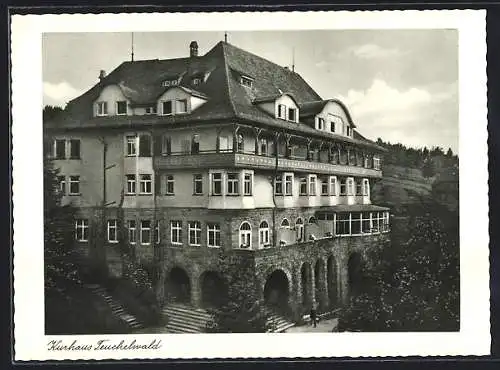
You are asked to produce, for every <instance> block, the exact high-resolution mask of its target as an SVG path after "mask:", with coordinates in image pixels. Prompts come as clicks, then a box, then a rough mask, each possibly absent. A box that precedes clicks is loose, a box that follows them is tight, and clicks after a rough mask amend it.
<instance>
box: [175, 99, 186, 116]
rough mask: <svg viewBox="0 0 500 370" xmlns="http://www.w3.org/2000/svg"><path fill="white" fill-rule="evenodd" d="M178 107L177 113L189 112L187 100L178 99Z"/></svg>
mask: <svg viewBox="0 0 500 370" xmlns="http://www.w3.org/2000/svg"><path fill="white" fill-rule="evenodd" d="M176 103H177V107H176V112H175V113H187V100H186V99H181V100H177V102H176Z"/></svg>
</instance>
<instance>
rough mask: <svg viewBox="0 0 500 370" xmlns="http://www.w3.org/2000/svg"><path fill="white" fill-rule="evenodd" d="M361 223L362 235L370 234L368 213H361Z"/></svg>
mask: <svg viewBox="0 0 500 370" xmlns="http://www.w3.org/2000/svg"><path fill="white" fill-rule="evenodd" d="M362 216H363V221H362V223H361V232H362V233H371V231H372V230H371V229H372V227H371V222H370V221H371V213H370V212H363V214H362Z"/></svg>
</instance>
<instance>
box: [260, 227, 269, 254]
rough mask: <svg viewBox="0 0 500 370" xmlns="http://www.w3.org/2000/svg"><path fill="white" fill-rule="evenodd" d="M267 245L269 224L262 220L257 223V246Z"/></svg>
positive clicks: (263, 246)
mask: <svg viewBox="0 0 500 370" xmlns="http://www.w3.org/2000/svg"><path fill="white" fill-rule="evenodd" d="M267 246H269V224H268V223H267V221H265V220H264V221H262V222H261V223H260V225H259V248H265V247H267Z"/></svg>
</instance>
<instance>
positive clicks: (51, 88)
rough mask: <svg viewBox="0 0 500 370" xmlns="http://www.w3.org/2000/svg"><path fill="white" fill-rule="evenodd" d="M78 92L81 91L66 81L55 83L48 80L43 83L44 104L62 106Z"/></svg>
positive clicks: (78, 93)
mask: <svg viewBox="0 0 500 370" xmlns="http://www.w3.org/2000/svg"><path fill="white" fill-rule="evenodd" d="M80 94H81V92H80V91H79V90H77V89H75V88H74V87H73V86H71V84H69V83H68V82H66V81H63V82H60V83H57V84H53V83H50V82H44V83H43V104H44V105H55V106H60V107H64V106H65V105H66V103H67V102H68V101H70V100H72V99H74V98H76V97H77V96H78V95H80Z"/></svg>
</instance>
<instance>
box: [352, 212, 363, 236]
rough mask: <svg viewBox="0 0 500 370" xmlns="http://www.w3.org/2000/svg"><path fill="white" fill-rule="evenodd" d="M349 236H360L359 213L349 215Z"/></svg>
mask: <svg viewBox="0 0 500 370" xmlns="http://www.w3.org/2000/svg"><path fill="white" fill-rule="evenodd" d="M351 234H354V235H356V234H361V213H359V212H355V213H351Z"/></svg>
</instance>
